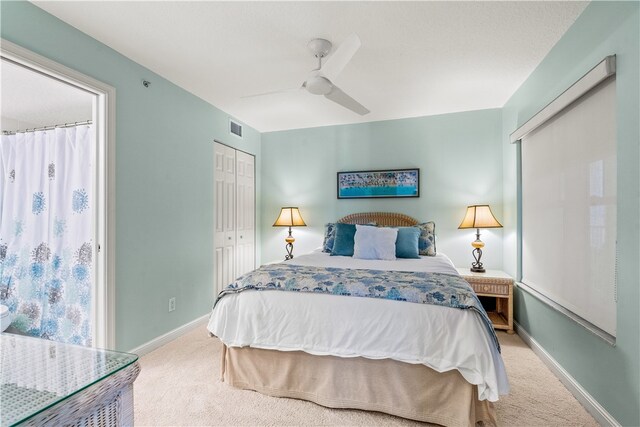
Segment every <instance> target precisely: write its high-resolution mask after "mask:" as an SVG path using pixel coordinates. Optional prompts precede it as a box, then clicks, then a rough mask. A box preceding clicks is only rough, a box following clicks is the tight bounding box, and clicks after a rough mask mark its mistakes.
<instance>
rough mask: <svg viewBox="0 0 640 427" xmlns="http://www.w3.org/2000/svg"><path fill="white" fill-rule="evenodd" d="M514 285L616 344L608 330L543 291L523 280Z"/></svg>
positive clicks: (614, 338) (610, 342)
mask: <svg viewBox="0 0 640 427" xmlns="http://www.w3.org/2000/svg"><path fill="white" fill-rule="evenodd" d="M516 286H517V287H518V288H519V289H520V290H522V291H523V292H526V293H528V294H529V295H531V296H532V297H534V298H536V299H537V300H538V301H540V302H541V303H543V304H546V305H548V306H549V307H551V308H552V309H554V310H555V311H557V312H558V313H560V314H562V315H564V316H567V317H568V318H569V319H571V320H573V321H574V322H576V323H577V324H578V325H580V326H582V327H583V328H585V329H586V330H587V331H589V332H591V333H592V334H594V335H595V336H597V337H598V338H600V339H602V340H604V341H605V342H606V343H607V344H609V345H610V346H612V347H615V346H616V337H614V336H613V335H611V334H609V333H608V332H606V331H604V330H602V329H601V328H599V327H597V326H596V325H594V324H593V323H591V322H589V321H588V320H587V319H585V318H583V317H581V316H579V315H577V314H575V313H574V312H573V311H571V310H568V309H567V308H565V307H563V306H562V305H560V304H558V303H557V302H555V301H554V300H553V299H552V298H549V297H548V296H546V295H545V294H544V293H542V292H540V291H538V290H537V289H535V288H534V287H532V286H529V285H527V284H526V283H524V282H516Z"/></svg>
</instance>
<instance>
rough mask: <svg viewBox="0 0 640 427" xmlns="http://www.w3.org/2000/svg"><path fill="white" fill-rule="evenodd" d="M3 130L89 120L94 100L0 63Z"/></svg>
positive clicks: (83, 92)
mask: <svg viewBox="0 0 640 427" xmlns="http://www.w3.org/2000/svg"><path fill="white" fill-rule="evenodd" d="M0 89H1V93H2V96H1V97H0V99H1V100H2V101H1V104H0V117H1V118H2V130H13V131H15V130H18V129H20V130H22V129H24V128H26V127H29V128H31V127H40V126H49V125H56V124H62V123H72V122H81V121H85V120H89V119H91V114H92V111H93V96H92V95H91V94H89V93H87V92H85V91H83V90H80V89H77V88H74V87H71V86H69V85H67V84H65V83H62V82H59V81H57V80H54V79H52V78H49V77H45V76H43V75H41V74H39V73H36V72H34V71H31V70H28V69H26V68H23V67H21V66H19V65H15V64H12V63H10V62H7V61H4V60H3V61H0Z"/></svg>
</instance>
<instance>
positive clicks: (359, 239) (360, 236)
mask: <svg viewBox="0 0 640 427" xmlns="http://www.w3.org/2000/svg"><path fill="white" fill-rule="evenodd" d="M397 237H398V229H397V228H387V227H384V228H378V227H372V226H370V225H356V234H355V236H354V237H353V257H354V258H360V259H396V238H397Z"/></svg>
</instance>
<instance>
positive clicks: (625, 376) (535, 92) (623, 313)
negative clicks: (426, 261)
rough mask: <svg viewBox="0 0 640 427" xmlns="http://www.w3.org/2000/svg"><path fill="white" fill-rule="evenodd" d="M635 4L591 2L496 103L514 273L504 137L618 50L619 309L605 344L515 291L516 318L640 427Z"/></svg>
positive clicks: (508, 257) (511, 163)
mask: <svg viewBox="0 0 640 427" xmlns="http://www.w3.org/2000/svg"><path fill="white" fill-rule="evenodd" d="M639 5H640V4H639V3H638V2H592V3H591V4H590V5H589V6H588V7H587V8H586V9H585V11H584V12H583V13H582V15H581V16H580V17H579V18H578V20H577V21H576V22H575V24H574V25H573V26H572V27H571V28H570V29H569V30H568V31H567V33H566V34H565V35H564V37H562V39H561V40H560V41H559V42H558V43H557V44H556V46H555V47H554V48H553V49H552V50H551V52H550V53H549V54H548V56H547V57H546V58H545V59H544V61H542V63H541V64H540V65H539V66H538V67H537V69H536V70H535V71H534V72H533V73H532V74H531V76H530V77H529V78H528V79H527V80H526V81H525V82H524V84H523V85H522V86H521V87H520V88H519V89H518V91H517V92H516V93H515V94H514V95H513V96H512V98H511V99H510V100H509V101H508V102H507V104H506V105H505V106H504V108H503V127H504V130H503V137H504V142H503V148H504V205H505V207H504V214H505V217H504V220H505V222H504V225H505V229H504V233H505V238H504V268H505V270H506V271H507V272H509V273H511V274H512V275H515V274H517V269H518V263H517V250H518V247H517V224H518V212H517V186H516V181H517V168H516V162H517V156H516V146H515V145H511V144H509V142H508V135H509V134H510V133H511V132H513V131H514V130H515V129H516V128H517V127H518V126H519V125H521V124H523V123H524V122H526V121H527V120H528V119H529V118H530V117H531V116H532V115H534V114H535V113H536V112H537V111H538V110H540V109H541V108H542V107H544V106H545V105H546V104H547V103H549V102H550V101H551V100H553V99H554V98H555V97H556V96H558V95H559V94H560V93H561V92H562V91H563V90H564V89H566V88H567V87H569V86H570V85H571V84H572V83H573V82H575V81H576V80H578V79H579V78H580V77H581V76H582V75H584V74H585V73H586V72H587V71H589V69H591V68H592V67H593V66H594V65H596V64H597V63H598V62H600V61H601V60H602V59H604V57H605V56H607V55H611V54H616V55H617V76H616V91H617V101H616V102H617V144H618V148H617V150H618V217H617V224H618V306H617V325H618V327H617V329H618V332H617V341H616V346H615V347H612V346H610V345H609V344H607V343H605V342H604V341H602V340H601V339H599V338H598V337H596V336H595V335H593V334H591V333H589V332H587V331H586V330H585V329H584V328H582V327H581V326H579V325H577V324H576V323H574V322H573V321H571V320H569V319H568V318H566V317H565V316H563V315H561V314H559V313H557V312H556V311H554V310H553V309H551V308H550V307H548V306H547V305H545V304H543V303H541V302H540V301H539V300H537V299H536V298H534V297H532V296H531V295H529V294H528V293H526V292H524V291H521V290H519V289H518V290H516V294H515V309H514V312H515V317H516V320H517V322H518V323H519V324H520V325H521V326H522V327H523V328H524V329H525V330H526V331H527V332H528V333H529V334H530V335H531V336H532V337H533V338H534V339H535V340H536V341H537V342H538V343H540V344H541V345H542V346H543V347H544V348H545V349H546V350H547V351H548V352H549V353H550V354H551V355H552V356H553V357H554V358H555V359H556V360H557V361H558V362H559V363H560V364H561V365H562V366H563V367H564V369H566V370H567V371H568V372H569V373H570V374H571V375H572V376H573V377H574V378H575V379H576V380H577V381H578V382H579V383H580V384H581V385H582V386H583V387H584V388H585V389H586V390H587V391H588V392H589V393H590V394H591V395H592V396H593V397H595V398H596V400H597V401H598V402H599V403H600V404H601V405H603V406H604V408H605V409H606V410H607V411H608V412H609V413H610V414H611V415H613V416H614V417H615V418H616V419H617V420H618V421H619V422H620V423H621V424H623V425H629V426H632V425H633V426H637V425H640V414H639V406H640V405H639V402H640V391H639V388H640V366H639V365H640V348H639V347H640V344H639V342H640V318H639V316H638V313H639V312H640V293H639V291H638V289H639V288H640V286H639V283H640V271H639V270H638V261H639V260H640V251H639V246H640V226H639V219H640V196H639V194H638V188H639V183H640V175H639V173H638V170H639V163H640V131H639V128H638V126H639V125H638V123H639V121H640V105H639V104H640V101H639V99H640V87H639V82H640V75H639V69H640V64H639V52H640V46H639V41H640V30H639V27H640V23H639V21H640V16H639Z"/></svg>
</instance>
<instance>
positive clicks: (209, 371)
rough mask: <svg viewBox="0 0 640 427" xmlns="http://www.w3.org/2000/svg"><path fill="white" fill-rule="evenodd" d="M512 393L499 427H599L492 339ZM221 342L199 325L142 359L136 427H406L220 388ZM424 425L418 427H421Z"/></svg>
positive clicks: (512, 340)
mask: <svg viewBox="0 0 640 427" xmlns="http://www.w3.org/2000/svg"><path fill="white" fill-rule="evenodd" d="M498 338H499V339H500V343H501V345H502V349H503V350H502V354H503V358H504V361H505V364H506V367H507V373H508V375H509V381H510V384H511V393H510V394H509V395H508V396H505V397H503V398H501V400H500V401H499V402H498V403H497V411H498V422H499V424H500V425H503V426H534V425H536V426H542V425H544V426H597V425H598V424H597V423H596V421H595V420H594V419H593V418H592V417H591V416H590V415H589V414H588V413H587V411H586V410H585V409H584V408H583V407H582V406H581V405H580V403H578V401H577V400H576V399H575V398H574V397H573V396H572V395H571V393H569V391H568V390H567V389H566V388H565V387H564V386H563V385H562V383H560V381H559V380H558V379H557V378H556V377H555V376H554V375H553V374H552V373H551V371H549V369H547V367H546V366H545V365H544V364H543V363H542V361H541V360H540V359H538V357H537V356H536V355H535V354H534V353H533V352H532V351H531V350H530V349H529V347H527V345H526V344H524V343H523V342H522V340H521V339H520V338H519V337H518V336H517V335H507V334H506V333H504V332H498ZM220 348H221V345H220V341H219V340H218V339H217V338H209V336H208V335H207V332H206V329H205V327H204V326H202V327H200V328H198V329H197V330H195V331H193V332H191V333H189V334H187V335H184V336H182V337H181V338H179V339H177V340H175V341H172V342H170V343H169V344H167V345H165V346H163V347H161V348H159V349H157V350H155V351H154V352H152V353H149V354H148V355H146V356H144V357H142V358H141V359H140V364H141V365H142V372H141V373H140V376H139V377H138V379H137V380H136V382H135V384H134V394H135V397H134V399H135V421H136V425H139V426H161V425H164V426H203V425H218V426H236V425H242V426H257V425H261V426H294V425H295V426H299V425H325V426H326V425H331V426H347V425H349V426H356V425H357V426H365V425H366V426H370V425H384V426H408V425H419V424H421V423H416V422H414V421H409V420H405V419H402V418H397V417H393V416H390V415H385V414H381V413H375V412H365V411H358V410H347V409H329V408H325V407H322V406H319V405H316V404H314V403H310V402H306V401H301V400H295V399H284V398H275V397H269V396H264V395H262V394H259V393H256V392H253V391H245V390H237V389H234V388H232V387H229V386H227V385H226V384H224V383H221V382H220V380H219V373H220ZM423 425H424V424H423Z"/></svg>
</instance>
